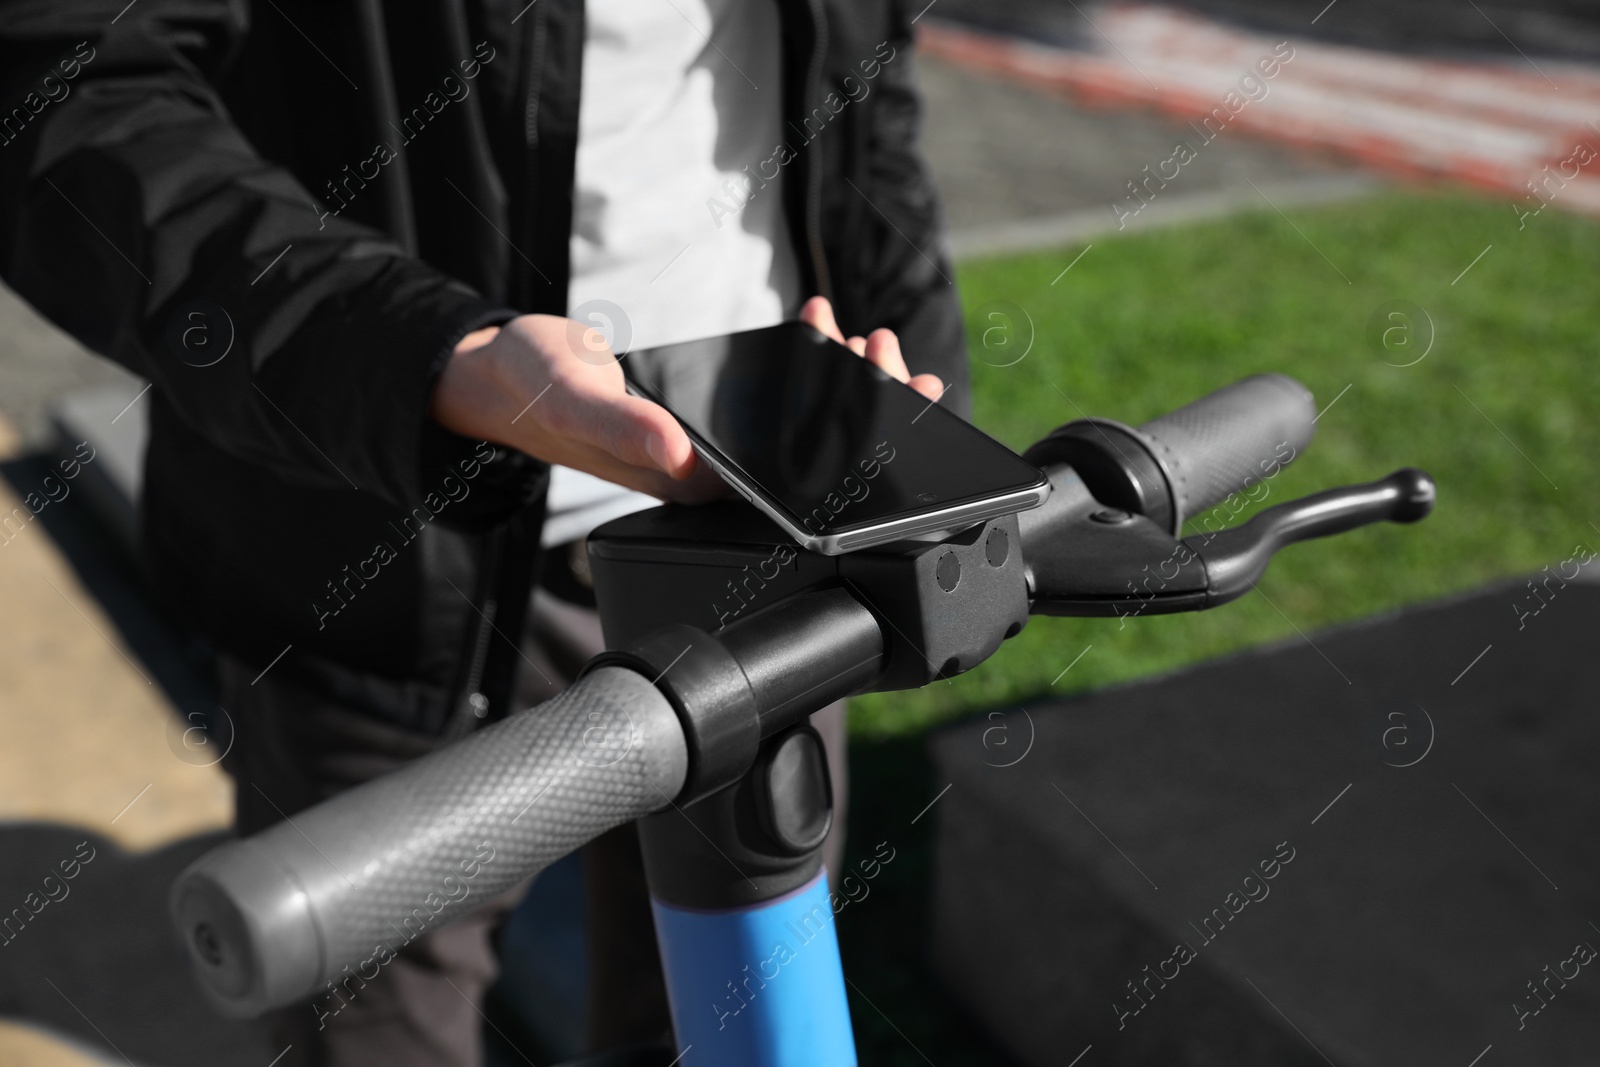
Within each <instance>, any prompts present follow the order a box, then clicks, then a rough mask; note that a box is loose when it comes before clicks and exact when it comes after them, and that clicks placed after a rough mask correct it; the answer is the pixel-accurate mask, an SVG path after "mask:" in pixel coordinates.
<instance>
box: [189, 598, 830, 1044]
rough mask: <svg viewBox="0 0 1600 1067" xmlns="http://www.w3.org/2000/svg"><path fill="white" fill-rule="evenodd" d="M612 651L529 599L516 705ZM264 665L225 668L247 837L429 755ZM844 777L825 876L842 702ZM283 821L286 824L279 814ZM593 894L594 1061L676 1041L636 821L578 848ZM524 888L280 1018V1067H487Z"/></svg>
mask: <svg viewBox="0 0 1600 1067" xmlns="http://www.w3.org/2000/svg"><path fill="white" fill-rule="evenodd" d="M600 647H601V641H600V628H599V623H598V620H597V619H596V617H595V615H594V613H593V612H592V611H587V610H586V609H582V608H577V607H573V606H572V605H569V604H566V603H565V602H562V601H558V600H555V599H554V598H551V597H548V596H547V595H545V594H544V593H542V592H541V593H540V594H538V595H536V596H535V598H534V606H533V611H532V612H531V619H530V624H529V636H528V640H527V641H525V642H524V649H523V652H524V655H525V657H526V659H527V661H528V662H527V663H526V664H525V665H524V668H523V670H522V672H521V678H520V681H519V689H518V700H519V705H520V706H523V707H529V706H532V705H534V704H537V703H539V702H540V701H542V700H545V699H547V698H548V697H550V696H553V695H555V693H557V692H559V691H560V690H561V689H562V688H563V687H564V686H565V685H566V684H567V682H568V680H569V679H570V678H572V677H573V676H574V675H575V673H576V670H577V668H579V667H581V666H582V665H583V663H584V662H586V661H587V660H588V659H589V657H590V656H592V655H593V654H594V653H595V652H598V651H599V650H600ZM258 672H259V667H250V666H247V665H245V664H242V663H239V662H237V661H235V660H232V659H229V658H227V657H222V659H221V660H220V662H219V673H220V679H221V689H222V693H221V695H222V705H223V707H224V708H226V709H227V710H228V713H229V715H230V716H231V717H232V719H233V722H234V729H235V741H234V744H233V748H232V751H231V752H230V754H229V758H228V759H227V760H226V761H224V766H225V767H226V768H227V770H228V771H229V773H230V774H231V775H232V776H233V778H234V784H235V804H236V814H235V826H236V828H237V830H238V832H239V833H240V834H241V835H248V834H251V833H254V832H256V831H258V830H261V829H264V828H266V827H267V826H270V825H271V824H273V823H275V822H277V821H279V819H280V818H282V817H283V816H284V815H287V816H293V815H294V814H295V813H296V812H298V811H300V810H302V809H304V808H307V807H310V806H311V805H313V804H315V803H317V802H318V801H321V800H324V799H326V798H328V797H330V796H333V795H334V794H335V793H338V792H340V791H342V790H345V789H348V788H350V787H352V786H355V785H359V784H360V783H362V782H364V781H367V780H368V779H371V778H375V777H377V776H379V775H381V774H384V773H386V772H388V771H391V770H394V769H395V768H397V767H399V766H400V765H401V764H403V763H406V762H408V761H410V760H413V759H416V758H418V757H420V756H423V755H426V754H427V753H428V752H430V751H432V750H433V748H434V745H435V743H436V739H435V738H433V737H430V736H427V735H423V734H418V733H415V732H412V731H407V730H403V729H400V728H399V727H396V726H394V725H392V724H390V723H386V722H383V721H381V720H378V719H375V718H374V717H372V716H370V715H366V714H363V713H361V712H357V711H354V710H352V709H350V708H348V707H345V706H342V705H340V704H338V703H337V702H335V701H333V700H330V699H329V698H327V697H325V696H322V695H321V694H318V693H314V692H311V691H309V690H307V689H304V688H301V687H299V686H296V685H294V684H293V683H290V682H286V681H283V680H281V679H274V678H273V676H272V675H271V673H269V674H268V675H267V676H266V677H264V678H262V679H261V680H260V681H259V682H257V683H256V684H254V685H251V680H252V679H254V678H255V677H256V675H257V673H258ZM812 725H813V726H815V727H816V729H817V730H818V732H819V733H821V734H822V737H823V741H824V743H825V745H826V747H827V751H828V762H829V769H830V771H831V772H832V775H833V782H834V802H835V818H834V831H833V832H832V833H831V834H830V835H829V839H828V841H827V843H826V844H825V845H824V850H825V856H826V861H827V864H828V869H829V870H830V871H838V870H839V869H840V866H839V865H840V861H841V859H842V854H843V847H844V832H843V827H844V822H845V799H846V795H847V786H846V774H847V769H846V764H845V731H844V705H843V703H842V702H841V703H839V704H834V705H831V706H829V707H827V708H824V709H823V710H821V711H819V712H817V713H816V714H815V715H813V716H812ZM280 812H281V813H282V815H280ZM583 868H584V881H585V887H586V895H587V901H586V905H587V913H588V948H589V972H590V980H589V989H588V1003H589V1005H590V1010H589V1013H588V1016H589V1017H588V1030H589V1042H590V1046H591V1050H592V1051H603V1050H605V1049H609V1048H616V1047H620V1046H623V1045H629V1044H635V1043H639V1042H645V1041H652V1040H656V1039H658V1038H664V1037H666V1036H667V1034H668V1032H669V1029H670V1022H669V1019H668V1015H667V1001H666V993H665V989H664V986H663V984H662V979H661V969H660V963H659V961H658V960H657V958H656V955H655V952H654V944H655V936H654V927H653V924H652V920H651V916H650V909H649V896H648V892H647V890H646V887H645V878H644V869H643V864H642V862H641V860H640V856H639V845H638V836H637V834H635V833H634V830H633V827H632V826H626V827H621V828H619V829H617V830H613V831H611V832H610V833H608V834H606V835H604V836H603V837H601V838H600V839H599V840H597V841H595V842H594V843H593V844H591V845H590V846H588V847H587V848H586V849H585V850H584V853H583ZM521 893H522V890H521V889H519V890H516V891H513V892H512V893H508V894H505V895H503V896H502V897H500V898H498V899H496V900H494V901H491V902H489V903H488V904H486V905H485V906H484V907H483V908H481V909H480V910H478V911H476V912H474V913H472V914H471V915H469V916H466V917H464V918H462V919H460V920H458V921H457V922H454V923H452V924H451V925H449V926H446V927H443V928H441V929H439V930H436V931H434V932H432V933H429V934H426V935H424V936H423V937H420V938H418V939H417V940H415V941H413V942H411V943H410V944H408V945H407V946H406V947H405V948H404V949H402V950H401V951H400V952H399V954H398V955H397V956H396V958H395V960H394V961H393V962H392V963H390V964H389V965H388V966H386V967H384V968H383V970H382V971H381V972H380V973H379V975H378V976H377V978H375V979H374V980H372V981H371V982H368V983H366V984H365V985H364V986H363V987H361V988H360V989H359V990H357V991H356V993H355V995H354V996H349V997H340V998H337V999H332V998H326V999H319V1000H318V1001H316V1002H313V1003H307V1004H302V1005H299V1006H296V1007H292V1008H288V1009H285V1010H283V1011H282V1012H280V1013H278V1014H277V1015H276V1017H275V1018H274V1030H275V1036H276V1041H277V1043H276V1045H275V1046H274V1049H275V1050H277V1049H282V1048H283V1047H284V1046H285V1045H292V1046H293V1048H292V1049H291V1050H290V1052H289V1053H288V1054H287V1055H285V1056H284V1058H283V1059H282V1060H281V1061H279V1063H278V1065H277V1067H357V1065H368V1064H382V1065H383V1067H476V1065H477V1064H479V1063H481V1062H482V1060H483V1048H482V1039H481V1036H480V1027H481V1026H482V1017H481V1014H480V1010H479V1009H480V1006H481V1004H482V1002H483V996H484V993H485V992H486V991H487V990H488V988H489V986H490V985H491V984H493V982H494V980H495V978H496V976H497V975H498V973H499V964H498V960H497V959H496V957H495V953H494V950H493V948H492V947H491V941H490V934H491V933H492V931H493V930H494V928H495V927H496V925H497V924H498V923H499V922H500V921H501V920H502V919H503V918H504V916H505V914H506V912H507V911H508V910H509V909H510V908H512V907H513V906H515V904H516V902H517V900H518V899H520V897H521Z"/></svg>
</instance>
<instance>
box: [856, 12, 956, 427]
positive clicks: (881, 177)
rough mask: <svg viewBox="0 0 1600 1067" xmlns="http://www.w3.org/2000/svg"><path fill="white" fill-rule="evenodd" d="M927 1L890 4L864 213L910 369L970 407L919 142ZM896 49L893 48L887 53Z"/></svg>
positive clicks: (947, 268) (891, 322) (878, 290)
mask: <svg viewBox="0 0 1600 1067" xmlns="http://www.w3.org/2000/svg"><path fill="white" fill-rule="evenodd" d="M925 6H926V0H922V2H920V3H915V4H913V5H911V6H910V7H908V5H907V4H905V3H903V2H900V0H895V2H893V3H891V4H890V15H889V24H890V26H889V28H890V34H889V37H888V39H887V40H886V42H885V44H884V45H882V46H880V47H879V51H878V55H877V58H879V59H882V58H883V57H884V55H886V54H887V55H889V56H892V58H889V59H888V60H887V61H886V62H883V64H882V67H881V73H880V74H879V76H878V79H877V85H876V87H875V88H874V90H873V92H874V94H875V96H876V99H875V100H874V101H873V103H874V104H875V106H874V107H873V108H872V110H871V118H870V120H869V123H868V128H867V133H866V136H867V152H866V157H867V158H866V164H867V167H866V173H867V179H868V187H867V188H866V189H865V190H864V191H865V192H867V193H868V194H869V196H870V198H871V207H870V208H869V210H868V211H867V213H866V218H867V220H868V223H869V225H870V224H877V225H878V226H879V227H880V228H881V229H882V230H883V232H882V233H881V234H880V235H879V237H878V239H877V242H876V243H877V248H878V250H879V253H880V254H879V256H878V261H877V263H876V265H875V269H874V270H872V271H871V272H870V277H871V278H872V290H873V292H874V296H875V299H874V304H876V305H877V306H876V307H875V308H874V311H876V313H877V315H878V316H879V318H878V321H876V322H872V323H868V324H865V325H866V327H867V328H869V329H870V328H872V327H874V326H889V327H890V328H891V329H893V330H894V331H895V332H896V333H898V334H899V335H900V340H901V348H902V349H903V350H904V351H905V354H906V362H907V364H908V365H909V366H910V368H911V371H912V373H923V372H928V373H932V374H937V375H938V376H939V377H940V378H941V379H943V380H944V382H945V384H946V385H947V386H948V387H949V388H948V389H947V392H946V394H945V398H944V401H943V402H944V404H945V406H947V407H951V408H953V409H954V410H956V411H958V412H960V413H961V414H963V415H969V414H970V411H971V395H970V388H969V383H970V375H969V373H968V367H967V345H966V335H965V332H964V330H963V327H962V322H961V303H960V299H959V297H958V296H957V292H956V286H955V271H954V270H953V269H952V267H951V265H950V257H949V255H948V253H947V252H946V250H945V240H944V218H943V212H942V211H941V208H940V204H939V197H938V192H937V190H936V188H935V186H934V182H933V176H932V173H931V172H930V171H929V169H928V165H927V162H926V161H925V160H924V159H923V156H922V152H921V150H920V148H919V146H918V140H919V138H920V135H921V130H922V98H921V94H920V93H919V91H918V89H917V85H916V72H915V63H914V60H913V56H912V52H913V44H912V37H911V22H910V18H911V15H912V13H913V12H914V11H915V10H921V9H922V8H924V7H925ZM886 50H892V51H886Z"/></svg>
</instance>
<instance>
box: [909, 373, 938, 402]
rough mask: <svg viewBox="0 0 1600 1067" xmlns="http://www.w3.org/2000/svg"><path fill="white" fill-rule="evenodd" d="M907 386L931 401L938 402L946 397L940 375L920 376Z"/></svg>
mask: <svg viewBox="0 0 1600 1067" xmlns="http://www.w3.org/2000/svg"><path fill="white" fill-rule="evenodd" d="M906 384H907V385H909V386H911V388H913V389H915V390H916V391H917V392H919V393H921V394H922V395H923V396H925V397H927V398H928V399H929V400H932V401H935V402H938V401H939V400H941V399H943V397H944V388H945V387H944V383H943V382H941V381H940V380H939V377H938V375H935V374H919V375H917V376H916V377H914V378H912V379H911V380H910V381H908V382H906Z"/></svg>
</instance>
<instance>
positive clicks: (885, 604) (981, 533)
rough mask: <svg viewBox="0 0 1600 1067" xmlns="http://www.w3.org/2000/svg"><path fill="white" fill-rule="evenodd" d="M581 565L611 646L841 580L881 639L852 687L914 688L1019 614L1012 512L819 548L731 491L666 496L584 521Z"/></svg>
mask: <svg viewBox="0 0 1600 1067" xmlns="http://www.w3.org/2000/svg"><path fill="white" fill-rule="evenodd" d="M589 566H590V570H591V573H592V574H593V576H594V587H595V597H596V600H597V601H598V603H599V607H600V615H601V618H602V619H603V620H605V637H606V643H607V644H608V645H609V646H610V647H612V648H618V647H625V646H627V645H628V644H630V643H631V642H633V641H635V640H638V639H639V638H641V637H643V636H644V635H646V634H648V633H649V632H651V631H652V630H656V629H658V628H660V627H662V626H665V625H668V624H671V623H687V624H688V625H690V626H695V627H699V628H702V629H704V630H706V631H707V632H709V633H713V634H717V633H719V631H721V630H723V629H724V628H726V627H732V628H734V629H735V630H737V629H738V627H737V626H736V625H735V624H737V623H738V622H739V620H741V619H744V618H747V617H748V616H750V615H751V614H753V613H754V612H756V611H759V610H761V609H763V608H766V607H769V606H771V605H775V604H777V603H778V602H779V601H781V600H783V599H784V598H786V597H789V596H792V595H794V594H796V593H801V592H804V591H807V590H819V589H828V588H839V587H842V588H844V589H847V590H848V591H849V592H850V593H851V595H852V596H854V598H855V599H856V600H858V601H859V602H860V603H861V604H863V605H865V606H866V607H867V608H868V609H869V610H870V611H871V612H872V614H873V615H874V616H875V617H876V619H877V620H878V622H879V624H880V626H881V629H882V632H883V638H884V641H885V644H886V648H885V653H886V656H885V661H884V663H883V664H882V668H881V670H880V671H879V672H877V674H876V676H875V677H873V678H871V679H868V680H866V681H864V682H863V684H862V686H861V688H860V690H858V691H863V692H864V691H876V690H889V689H915V688H917V687H919V686H923V685H926V684H927V683H929V682H931V681H935V680H937V679H940V678H948V677H951V676H953V675H956V674H960V673H961V672H963V671H967V670H970V669H971V668H973V667H975V666H977V665H978V664H979V663H981V662H983V661H984V660H985V659H987V658H988V657H989V656H991V655H993V653H994V651H995V649H997V648H999V647H1000V644H1001V642H1002V641H1004V640H1005V639H1007V638H1009V637H1013V636H1015V635H1016V634H1017V633H1019V632H1020V631H1021V630H1022V628H1023V627H1024V626H1025V625H1027V621H1028V587H1027V576H1026V567H1025V564H1024V562H1023V558H1022V542H1021V537H1020V534H1019V532H1018V527H1017V518H1016V516H1014V515H1007V516H1003V517H1001V518H997V519H991V520H989V521H988V522H984V523H980V524H978V525H975V526H972V527H970V528H968V529H966V530H964V531H962V532H960V533H957V534H955V535H953V536H950V537H948V539H947V540H945V541H943V542H940V543H932V542H922V541H911V542H901V543H899V544H896V545H888V546H884V547H881V548H873V549H867V550H864V551H860V552H852V553H848V554H846V555H843V556H823V555H819V554H817V553H814V552H807V551H806V550H804V549H802V548H799V547H798V546H796V545H795V544H794V543H793V542H792V541H790V540H789V539H788V538H787V536H786V535H785V534H784V533H783V531H781V530H780V529H778V527H777V526H775V525H774V524H773V523H771V522H770V521H769V520H768V519H767V518H766V517H765V516H763V515H762V514H761V513H760V512H758V511H757V510H756V509H755V508H753V507H751V506H750V505H749V504H746V503H744V502H742V501H725V502H721V503H717V504H710V505H702V506H699V507H693V508H687V507H676V506H671V505H668V506H664V507H660V508H652V509H650V510H649V511H641V512H638V513H636V514H633V515H628V516H625V517H624V518H621V519H617V520H615V521H613V522H609V523H607V524H605V525H604V526H602V527H600V528H599V529H598V530H596V531H595V532H594V533H593V534H592V535H591V536H590V538H589ZM729 637H730V640H736V638H734V637H733V635H732V633H731V632H730V634H729ZM796 640H797V641H799V642H802V643H803V642H804V640H805V638H804V635H799V636H797V637H796ZM866 654H867V650H863V655H864V656H865V655H866ZM839 695H843V694H839ZM819 706H820V705H819Z"/></svg>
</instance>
